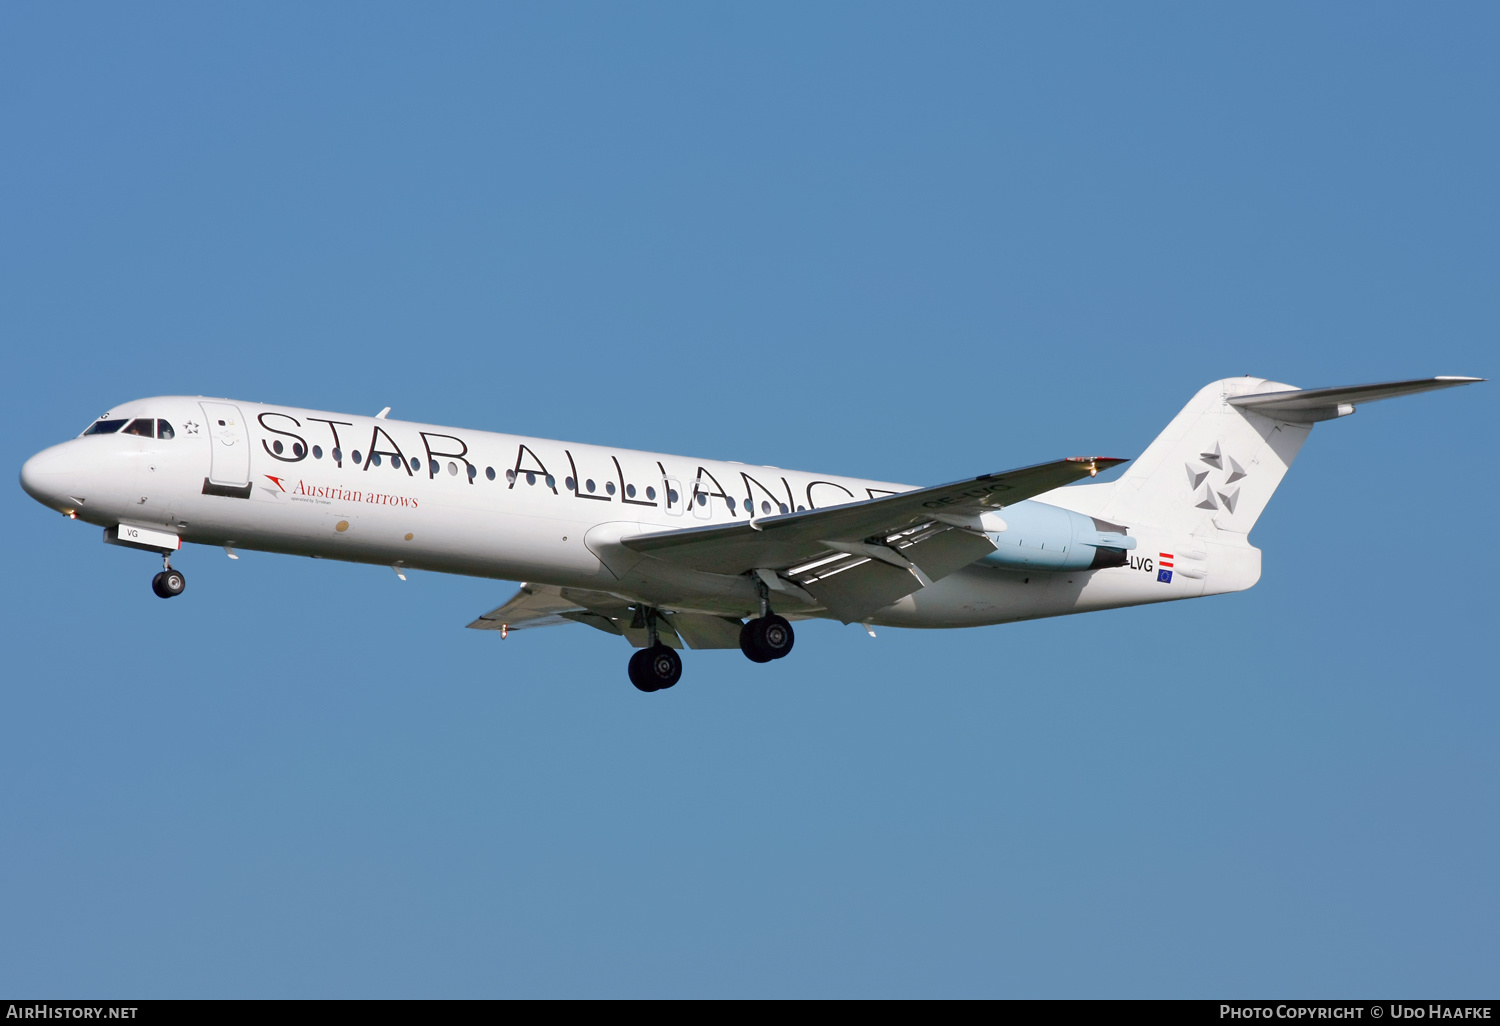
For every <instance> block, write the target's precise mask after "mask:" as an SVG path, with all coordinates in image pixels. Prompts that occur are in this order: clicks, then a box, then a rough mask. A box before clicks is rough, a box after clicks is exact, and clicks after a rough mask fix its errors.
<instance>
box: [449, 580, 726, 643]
mask: <svg viewBox="0 0 1500 1026" xmlns="http://www.w3.org/2000/svg"><path fill="white" fill-rule="evenodd" d="M564 623H585V624H588V625H589V626H590V627H593V628H596V629H598V630H601V631H604V632H605V633H606V634H617V635H622V636H623V637H624V638H625V639H626V640H627V641H629V642H630V643H631V644H632V645H634V646H635V647H636V648H644V647H646V644H647V642H648V640H649V637H650V635H649V632H648V631H647V630H646V624H645V622H644V621H643V620H642V619H641V615H640V613H639V612H638V611H637V606H636V605H635V604H632V602H631V601H630V600H629V599H625V598H622V597H620V596H619V595H614V594H611V593H610V592H605V591H589V590H585V589H581V588H558V587H554V586H553V585H550V584H522V585H521V590H520V591H518V592H516V593H515V594H514V595H513V596H511V599H510V601H509V602H507V603H505V605H503V606H500V607H498V608H496V609H492V610H490V611H489V612H488V613H485V614H484V615H483V616H481V617H480V618H479V619H477V620H475V621H474V622H473V623H471V624H469V626H470V627H472V628H474V629H475V630H481V631H500V632H501V634H502V635H504V634H509V633H510V632H511V631H523V630H528V629H530V628H532V627H552V626H556V625H558V624H564ZM740 626H741V624H740V621H739V620H737V619H735V618H733V617H721V616H711V615H708V614H706V613H681V612H677V613H670V614H666V613H664V614H662V615H661V617H660V618H659V619H658V620H657V636H658V638H659V639H660V640H661V641H662V642H663V643H664V644H667V645H669V646H671V647H672V648H681V647H682V646H683V644H686V645H687V646H688V647H689V648H738V647H739V644H740Z"/></svg>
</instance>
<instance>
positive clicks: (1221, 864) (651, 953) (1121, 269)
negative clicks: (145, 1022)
mask: <svg viewBox="0 0 1500 1026" xmlns="http://www.w3.org/2000/svg"><path fill="white" fill-rule="evenodd" d="M1497 29H1500V15H1497V12H1496V9H1495V8H1494V7H1493V6H1492V5H1483V4H1447V5H1440V6H1436V7H1434V6H1431V5H1428V6H1419V5H1405V6H1403V5H1392V4H1358V5H1355V4H1349V5H1339V4H1324V5H1299V4H1290V5H1254V6H1253V7H1241V8H1231V7H1226V6H1223V5H1220V6H1211V7H1204V6H1202V5H1166V4H1152V5H1136V6H1121V5H1032V6H1031V7H1029V8H1022V7H1001V6H999V5H945V6H940V7H931V6H927V7H924V6H920V5H908V6H898V5H889V4H820V5H769V4H757V5H741V6H738V7H730V6H727V5H685V4H684V5H631V6H621V5H560V4H555V5H535V4H533V5H473V4H468V5H461V4H453V5H446V6H443V7H441V8H438V9H432V8H430V7H427V8H419V7H416V6H411V5H379V4H362V5H326V4H325V5H256V6H254V7H239V8H231V7H228V6H225V5H216V6H211V7H204V6H202V5H180V6H174V5H165V4H151V5H138V6H135V7H120V6H115V5H99V4H92V5H71V6H58V5H24V6H23V5H9V6H7V7H6V8H5V9H4V10H3V12H0V130H3V138H4V140H5V153H6V159H5V160H4V161H0V197H3V198H0V239H3V244H0V338H3V340H4V345H3V349H0V352H3V361H4V362H3V367H4V370H5V381H6V382H7V387H6V399H7V401H6V403H5V404H4V409H3V411H0V418H3V424H4V429H5V430H4V443H3V444H4V446H5V452H6V454H7V458H8V461H9V465H10V466H11V467H12V468H13V471H14V470H19V467H20V464H21V463H22V461H23V460H24V459H25V458H26V457H27V456H29V455H30V454H31V453H33V452H35V451H37V450H39V449H41V448H43V447H45V446H47V445H50V444H52V443H54V442H56V441H59V440H61V439H63V438H65V437H68V436H71V435H72V434H75V433H76V432H77V431H79V430H80V429H81V428H82V427H83V426H84V425H85V424H87V423H88V421H89V420H91V419H92V418H93V417H94V416H96V415H97V414H98V413H99V412H100V411H102V410H104V409H106V408H108V407H109V406H110V405H112V404H115V403H118V402H120V401H123V400H126V399H130V398H137V397H141V396H147V395H156V394H164V393H189V394H207V395H228V396H233V397H239V398H244V399H249V400H260V401H270V402H281V403H287V404H295V405H303V406H314V407H321V408H328V409H336V410H351V411H358V412H375V411H377V410H379V409H380V408H381V407H383V406H392V407H394V413H393V415H394V416H398V417H406V418H410V419H414V420H425V421H435V422H440V423H451V424H457V425H463V426H468V427H474V428H486V429H494V430H503V431H512V432H517V433H525V434H535V435H543V436H549V437H562V438H568V439H577V440H582V441H589V442H599V443H608V444H613V445H619V446H630V447H638V448H645V449H655V450H665V451H673V452H685V453H690V454H701V455H704V456H712V457H722V458H729V459H741V460H745V461H749V462H756V463H772V464H777V465H783V466H796V467H805V468H808V469H816V470H825V471H829V472H838V473H847V474H855V475H865V476H869V477H875V478H881V479H887V480H898V481H907V482H911V483H914V484H926V483H935V482H940V481H945V480H950V479H953V478H956V477H960V476H964V475H967V474H973V473H980V472H985V471H991V470H999V469H1004V468H1008V467H1013V466H1020V465H1025V464H1029V463H1034V462H1038V461H1041V460H1045V459H1052V458H1056V457H1059V456H1065V455H1072V454H1076V453H1093V452H1103V453H1107V454H1110V455H1121V456H1134V455H1137V454H1139V453H1140V452H1141V450H1142V449H1144V447H1145V446H1146V444H1147V443H1148V442H1149V441H1150V440H1151V438H1152V437H1154V436H1155V434H1156V432H1157V431H1158V430H1160V428H1161V427H1163V426H1164V425H1165V424H1166V422H1167V421H1168V420H1169V419H1170V418H1171V416H1172V415H1173V414H1174V413H1175V412H1176V411H1177V410H1178V409H1179V408H1180V407H1181V405H1182V404H1183V403H1184V402H1186V401H1187V399H1188V398H1189V397H1190V396H1191V395H1192V394H1193V393H1194V392H1195V391H1196V390H1197V389H1198V388H1199V387H1200V386H1201V385H1203V384H1204V383H1206V382H1208V381H1210V380H1213V379H1214V378H1217V377H1222V376H1226V375H1234V374H1243V373H1249V374H1255V375H1261V376H1267V377H1272V378H1276V379H1279V380H1282V381H1287V382H1291V383H1293V384H1297V385H1302V386H1320V385H1332V384H1346V383H1356V382H1364V381H1376V380H1384V379H1391V378H1400V377H1410V376H1426V375H1431V374H1473V375H1483V376H1493V375H1494V374H1495V373H1496V372H1497V369H1500V368H1497V367H1496V366H1495V355H1496V351H1497V350H1496V345H1495V340H1496V329H1497V308H1496V295H1497V292H1496V286H1495V283H1496V281H1497V272H1500V259H1497V249H1496V239H1497V237H1500V216H1497V215H1500V209H1497V207H1500V202H1497V191H1496V188H1495V183H1496V182H1497V181H1500V144H1497V136H1496V132H1495V129H1494V111H1495V108H1496V101H1497V99H1500V95H1497V94H1500V89H1497V87H1500V65H1497V63H1496V62H1495V60H1494V53H1495V51H1496V47H1497V44H1500V38H1497V36H1500V32H1497ZM1496 401H1497V400H1496V392H1495V386H1494V385H1489V384H1486V385H1478V386H1474V387H1471V388H1467V389H1462V390H1458V391H1457V392H1449V393H1443V394H1438V395H1429V396H1419V397H1416V398H1411V399H1404V400H1398V401H1394V402H1389V403H1383V404H1377V405H1373V406H1370V407H1368V408H1365V409H1362V410H1361V411H1360V412H1359V413H1358V414H1357V415H1356V416H1355V417H1353V418H1349V419H1346V420H1343V421H1339V422H1336V423H1332V424H1326V425H1322V426H1319V427H1318V428H1317V429H1316V430H1315V432H1314V434H1313V437H1312V438H1311V440H1310V441H1309V443H1308V445H1307V447H1306V448H1305V449H1304V450H1303V453H1302V455H1301V457H1300V459H1299V460H1298V463H1297V465H1296V466H1295V468H1294V469H1293V471H1292V473H1291V474H1290V475H1289V476H1288V477H1287V479H1286V481H1285V482H1284V483H1283V485H1282V488H1281V490H1280V492H1279V493H1278V494H1277V497H1276V499H1275V501H1273V503H1272V504H1271V506H1270V508H1269V509H1268V511H1267V513H1266V515H1265V516H1264V517H1263V518H1262V519H1261V521H1260V523H1259V524H1258V526H1257V527H1256V530H1255V532H1254V534H1253V535H1252V540H1253V541H1254V542H1255V544H1257V545H1258V546H1259V547H1261V548H1262V549H1263V550H1264V551H1265V574H1264V577H1263V579H1262V581H1261V583H1260V584H1259V585H1258V586H1257V587H1256V588H1254V589H1253V590H1251V591H1249V592H1247V593H1244V594H1241V595H1236V596H1228V597H1221V598H1215V599H1210V600H1205V601H1202V602H1196V603H1186V604H1180V605H1175V606H1168V607H1159V608H1143V609H1134V610H1123V611H1115V612H1108V613H1100V614H1091V615H1088V616H1083V617H1072V618H1063V619H1057V620H1049V621H1042V622H1035V623H1028V624H1020V625H1013V626H1007V627H996V628H987V629H981V630H972V631H964V632H903V631H895V630H884V631H881V632H880V636H879V637H878V638H877V639H875V640H871V639H870V638H868V637H867V636H866V635H865V634H864V633H863V632H862V631H860V630H858V629H857V628H853V627H841V626H839V625H836V624H823V623H817V624H810V625H807V626H805V627H803V628H801V629H800V630H799V640H798V645H797V649H796V652H795V653H794V654H793V656H792V657H791V658H790V659H788V660H786V661H784V662H780V663H777V664H774V665H771V666H754V665H752V664H750V663H749V662H748V661H747V660H745V659H744V658H743V657H742V656H740V655H739V654H738V653H734V652H705V653H698V654H690V655H689V657H688V659H687V661H686V662H687V669H686V673H685V676H684V681H683V683H682V684H681V685H680V686H678V687H677V688H676V689H674V690H673V691H672V692H670V693H665V694H660V695H654V696H642V695H640V694H638V693H637V692H635V691H634V690H633V689H632V688H631V687H630V686H629V684H628V682H627V681H626V679H625V673H624V662H625V658H626V656H627V655H628V651H627V650H626V649H625V647H624V646H623V645H622V644H621V643H620V642H619V640H618V639H612V638H609V637H607V636H605V635H603V634H600V633H597V632H592V631H588V630H586V629H585V628H582V627H576V628H557V629H555V630H552V631H547V632H535V633H530V634H523V635H517V636H515V637H512V638H511V639H509V640H508V641H505V642H503V643H502V642H501V641H500V640H499V638H498V637H496V636H495V635H493V634H490V633H486V632H477V631H465V630H463V625H464V624H466V623H467V622H468V621H469V620H470V619H471V618H472V617H473V616H474V615H475V614H476V613H479V612H482V611H484V610H487V609H489V608H492V607H493V606H495V605H498V604H499V603H500V602H501V601H503V600H504V599H505V598H506V597H508V595H509V594H510V593H511V590H512V589H511V586H510V585H508V584H504V583H500V582H492V581H480V580H467V579H460V578H450V577H439V576H435V575H427V574H412V575H410V576H411V580H410V581H408V582H406V583H405V584H403V583H401V582H400V581H398V580H396V578H395V576H394V575H393V574H391V573H390V572H389V571H388V570H386V569H382V568H371V567H360V566H343V565H338V564H332V563H326V562H313V561H307V560H297V559H292V558H289V557H280V556H270V555H262V554H255V553H247V554H245V555H244V558H242V559H240V560H239V561H238V562H230V561H229V560H227V559H225V558H224V555H223V553H222V552H220V551H218V550H211V549H191V550H189V551H186V552H184V553H183V555H182V556H181V558H180V559H179V560H178V561H177V562H178V565H179V566H181V567H182V568H183V569H184V570H185V571H186V573H187V575H188V578H189V581H190V584H189V588H188V592H187V594H186V595H185V596H184V597H183V598H182V599H180V600H177V601H173V602H170V603H164V602H161V601H160V600H158V599H156V598H155V597H154V596H152V595H151V594H150V591H149V588H148V582H149V579H150V575H151V573H152V572H153V570H154V566H153V564H152V557H150V556H148V555H145V554H141V553H131V552H128V551H124V550H120V549H116V548H109V547H106V546H104V545H102V544H100V541H99V538H98V531H97V529H95V528H90V527H85V526H83V525H80V524H76V523H70V522H67V521H65V520H64V519H63V518H61V517H58V516H56V515H55V514H52V513H49V512H48V511H46V510H44V509H43V508H42V507H41V506H39V505H37V504H36V503H34V502H32V501H31V500H30V499H29V498H27V497H26V496H25V494H24V493H22V492H21V490H20V488H19V487H18V486H12V487H11V488H9V489H8V490H5V491H4V492H3V498H0V503H3V506H0V508H3V510H4V513H3V516H4V521H3V522H4V524H5V527H6V529H7V531H8V532H9V534H10V536H11V538H12V539H13V544H12V546H11V549H10V551H9V553H8V556H7V571H8V572H7V578H8V581H9V586H8V587H7V588H5V589H4V590H3V592H0V595H3V597H0V623H3V625H4V626H3V628H0V630H3V631H4V636H5V640H6V646H5V647H6V652H7V656H8V663H9V672H7V673H6V674H5V677H4V684H3V686H0V724H3V738H4V741H3V744H0V924H3V926H0V991H3V992H6V993H10V994H23V993H24V994H53V995H69V996H73V995H76V996H105V995H109V996H116V995H139V996H205V995H207V996H440V995H452V996H552V995H557V996H561V995H577V996H635V995H668V996H842V995H854V996H945V995H953V996H1065V995H1077V996H1137V995H1160V996H1206V997H1214V996H1230V995H1232V996H1238V997H1245V996H1256V995H1278V996H1279V995H1286V996H1293V995H1295V996H1353V995H1363V996H1371V997H1374V996H1390V997H1399V996H1452V997H1469V996H1484V995H1491V996H1492V995H1493V994H1494V992H1495V990H1496V984H1497V980H1500V973H1497V970H1496V966H1497V965H1500V926H1497V924H1500V915H1497V912H1500V885H1497V882H1496V875H1495V872H1494V866H1495V864H1496V861H1497V857H1500V856H1497V846H1500V845H1497V842H1500V827H1497V823H1500V816H1497V814H1496V813H1497V799H1500V755H1497V751H1496V746H1495V742H1494V739H1495V736H1496V729H1497V727H1500V697H1497V694H1496V681H1497V676H1500V675H1497V674H1496V672H1495V663H1494V655H1493V644H1494V641H1493V639H1494V623H1495V614H1496V601H1495V590H1494V583H1493V582H1494V580H1495V577H1496V573H1497V570H1500V567H1497V559H1496V556H1495V547H1494V546H1493V545H1491V544H1490V543H1489V541H1488V538H1487V535H1488V532H1489V525H1488V521H1489V516H1488V514H1489V512H1490V511H1492V510H1493V509H1494V508H1495V505H1496V500H1497V497H1500V496H1497V489H1496V486H1495V483H1494V478H1495V475H1494V474H1493V472H1492V470H1491V469H1490V467H1489V466H1488V464H1489V461H1490V453H1491V452H1492V451H1493V450H1494V448H1495V445H1496V441H1497V438H1496V424H1497V418H1496V412H1497V407H1496Z"/></svg>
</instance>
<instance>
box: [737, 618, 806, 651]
mask: <svg viewBox="0 0 1500 1026" xmlns="http://www.w3.org/2000/svg"><path fill="white" fill-rule="evenodd" d="M796 640H797V636H796V635H795V634H793V633H792V625H791V624H789V623H787V622H786V620H785V619H783V618H782V617H779V616H777V615H776V614H775V613H768V614H767V615H765V616H758V617H756V618H755V619H754V620H747V621H746V622H745V626H743V627H741V628H740V651H741V652H743V653H745V656H746V658H748V659H749V660H750V661H751V662H752V663H769V662H770V661H771V660H772V659H780V658H782V657H783V656H785V655H786V654H787V653H789V652H791V650H792V644H793V643H794V642H795V641H796Z"/></svg>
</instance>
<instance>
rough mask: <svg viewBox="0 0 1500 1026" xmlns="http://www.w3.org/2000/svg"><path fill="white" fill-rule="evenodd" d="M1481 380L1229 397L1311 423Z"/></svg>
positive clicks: (1417, 380)
mask: <svg viewBox="0 0 1500 1026" xmlns="http://www.w3.org/2000/svg"><path fill="white" fill-rule="evenodd" d="M1483 380H1484V379H1483V378H1458V377H1441V378H1413V379H1412V380H1410V381H1387V382H1384V383H1382V384H1378V385H1345V386H1343V387H1340V388H1294V389H1291V390H1289V391H1284V392H1259V393H1257V394H1255V395H1237V396H1231V397H1230V398H1229V400H1228V401H1229V405H1231V406H1238V407H1240V408H1241V409H1243V410H1248V411H1252V412H1254V413H1260V414H1264V415H1265V416H1267V417H1272V418H1274V419H1276V420H1284V421H1290V422H1292V423H1297V424H1312V423H1316V422H1317V421H1320V420H1332V419H1333V418H1335V417H1343V416H1347V415H1348V414H1350V413H1353V412H1354V407H1355V406H1357V405H1358V404H1360V403H1370V402H1374V401H1375V400H1377V399H1394V398H1395V397H1396V396H1400V395H1415V394H1416V393H1418V392H1431V391H1433V390H1434V389H1438V388H1453V387H1454V386H1456V385H1469V384H1473V383H1474V382H1476V381H1483Z"/></svg>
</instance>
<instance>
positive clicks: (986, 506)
mask: <svg viewBox="0 0 1500 1026" xmlns="http://www.w3.org/2000/svg"><path fill="white" fill-rule="evenodd" d="M1123 462H1125V461H1124V460H1118V459H1107V458H1104V457H1071V458H1069V459H1065V460H1056V461H1054V462H1052V463H1041V464H1038V465H1036V466H1034V467H1023V468H1021V469H1020V470H1010V471H1006V472H1004V473H1000V474H985V475H983V476H981V477H974V478H967V479H965V480H962V481H955V482H952V483H951V484H944V485H936V486H934V487H931V488H918V489H915V490H913V491H910V492H901V493H899V494H897V495H883V496H881V497H880V498H878V499H868V500H866V501H863V502H850V503H845V504H843V505H840V506H828V507H825V508H824V509H815V510H808V511H806V512H802V513H784V514H781V515H780V516H770V517H760V518H756V519H755V520H754V521H753V522H752V521H744V520H742V521H740V522H738V523H734V524H724V525H714V526H712V527H694V528H687V529H685V530H679V531H663V532H658V533H655V534H642V535H636V536H635V537H633V538H623V539H621V541H620V543H621V544H622V545H624V546H625V547H627V548H631V549H634V550H635V551H637V552H641V553H644V554H645V555H648V556H654V557H655V558H657V559H662V560H666V561H667V562H670V563H675V564H678V565H680V566H686V567H690V568H692V569H694V570H703V571H706V572H708V573H718V574H731V575H733V574H743V573H749V572H750V571H753V570H755V569H757V568H775V569H782V568H787V567H794V566H796V565H797V564H799V563H805V562H807V561H808V560H810V559H816V558H819V557H821V556H824V555H826V554H828V553H829V552H830V551H831V550H832V546H830V545H829V544H828V543H829V542H843V543H853V544H862V543H864V542H866V541H867V540H869V539H876V540H877V544H880V545H889V544H892V542H891V540H890V536H893V535H901V534H909V533H910V532H911V531H912V530H913V529H914V528H917V527H919V526H920V525H923V524H933V523H935V522H937V523H939V525H940V526H939V527H938V530H939V531H940V532H946V533H951V534H955V535H958V536H964V535H967V536H968V537H969V538H970V539H971V542H970V544H969V546H968V548H969V549H972V551H973V554H972V555H969V556H968V557H967V558H963V559H961V561H959V562H958V563H957V564H956V565H955V564H954V563H953V558H952V557H953V554H952V553H951V552H947V553H944V557H945V558H938V559H935V560H934V561H933V564H932V568H931V569H927V567H926V566H925V565H924V563H923V561H922V558H921V556H920V555H918V554H917V553H916V552H912V553H909V554H908V553H906V552H904V551H903V552H902V553H901V555H902V557H903V559H904V560H910V561H911V562H913V563H916V564H917V565H918V566H919V567H921V568H922V569H923V572H924V573H925V574H926V575H927V577H928V578H929V579H930V580H932V579H936V578H937V577H941V576H943V575H945V574H948V573H952V572H953V571H954V570H956V569H958V568H959V567H960V566H964V565H966V564H968V563H971V562H973V561H974V560H976V559H978V558H980V557H981V556H983V555H986V554H987V553H989V552H990V551H992V550H993V549H994V546H993V545H992V544H990V542H989V539H987V538H984V536H983V535H980V534H976V533H974V532H971V531H960V530H953V529H952V528H953V526H954V525H953V523H952V522H953V521H959V522H962V519H963V518H968V517H973V516H976V515H977V514H980V513H984V512H986V511H990V510H998V509H1001V508H1003V507H1005V506H1008V505H1010V504H1011V503H1015V502H1020V501H1021V500H1022V499H1029V498H1031V497H1032V496H1034V495H1041V494H1042V493H1043V492H1050V491H1051V490H1052V489H1054V488H1060V487H1062V486H1063V485H1066V484H1071V483H1072V482H1074V481H1077V480H1078V479H1080V478H1083V477H1088V476H1090V475H1092V474H1095V473H1098V472H1099V471H1100V470H1104V469H1107V468H1109V467H1113V466H1115V465H1116V464H1119V463H1123ZM939 518H943V520H942V521H940V519H939ZM976 526H977V525H976ZM928 536H930V532H929V535H927V536H924V538H923V539H922V540H925V539H926V537H928ZM915 542H916V540H915V539H911V540H910V541H909V542H903V544H915ZM951 547H952V546H948V548H951ZM934 555H935V554H934ZM933 571H937V572H933ZM903 572H904V571H903ZM920 586H921V584H920V583H918V584H917V585H916V587H920ZM912 590H913V591H914V590H916V588H915V587H914V588H913V589H912ZM898 597H899V596H898ZM892 601H893V600H892ZM886 604H888V602H887V603H882V605H886ZM875 608H879V606H877V607H875Z"/></svg>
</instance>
